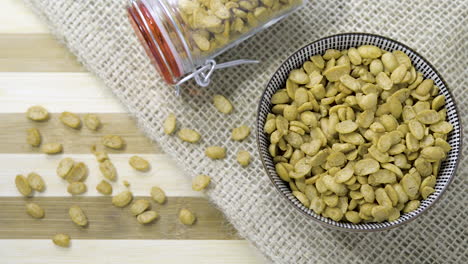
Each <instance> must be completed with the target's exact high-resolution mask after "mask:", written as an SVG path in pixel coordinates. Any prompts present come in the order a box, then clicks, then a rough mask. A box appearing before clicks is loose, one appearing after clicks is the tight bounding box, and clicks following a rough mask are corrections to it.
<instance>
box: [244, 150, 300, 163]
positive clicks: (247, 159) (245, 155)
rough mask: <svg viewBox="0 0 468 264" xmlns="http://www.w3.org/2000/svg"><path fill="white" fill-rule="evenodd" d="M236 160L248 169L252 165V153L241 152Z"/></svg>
mask: <svg viewBox="0 0 468 264" xmlns="http://www.w3.org/2000/svg"><path fill="white" fill-rule="evenodd" d="M291 150H292V149H291ZM236 160H237V162H238V163H239V164H240V165H241V166H242V167H247V166H249V164H250V153H249V152H248V151H245V150H239V152H237V156H236Z"/></svg>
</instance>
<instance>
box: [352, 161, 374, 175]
mask: <svg viewBox="0 0 468 264" xmlns="http://www.w3.org/2000/svg"><path fill="white" fill-rule="evenodd" d="M379 168H380V164H379V162H377V161H376V160H374V159H362V160H359V161H358V162H356V165H354V173H355V174H356V175H369V174H372V173H376V172H377V171H378V170H379Z"/></svg>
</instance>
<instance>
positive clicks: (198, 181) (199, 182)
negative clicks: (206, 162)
mask: <svg viewBox="0 0 468 264" xmlns="http://www.w3.org/2000/svg"><path fill="white" fill-rule="evenodd" d="M210 182H211V177H210V176H208V175H203V174H200V175H197V176H195V177H194V178H193V180H192V190H194V191H201V190H204V189H205V188H206V187H207V186H208V185H209V184H210Z"/></svg>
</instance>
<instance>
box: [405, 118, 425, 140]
mask: <svg viewBox="0 0 468 264" xmlns="http://www.w3.org/2000/svg"><path fill="white" fill-rule="evenodd" d="M408 128H409V131H410V132H411V134H413V136H414V137H415V138H416V139H417V140H421V139H423V137H424V130H425V129H424V126H423V125H422V124H421V123H420V122H419V121H417V120H415V119H413V120H410V121H409V123H408Z"/></svg>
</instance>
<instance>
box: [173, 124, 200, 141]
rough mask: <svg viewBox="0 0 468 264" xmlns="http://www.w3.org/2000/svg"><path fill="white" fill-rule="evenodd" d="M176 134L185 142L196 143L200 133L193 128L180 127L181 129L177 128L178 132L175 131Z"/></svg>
mask: <svg viewBox="0 0 468 264" xmlns="http://www.w3.org/2000/svg"><path fill="white" fill-rule="evenodd" d="M177 136H178V137H179V138H180V139H181V140H183V141H185V142H189V143H197V142H198V141H200V138H201V136H200V134H199V133H198V132H197V131H195V130H193V129H189V128H182V129H181V130H179V132H177Z"/></svg>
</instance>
